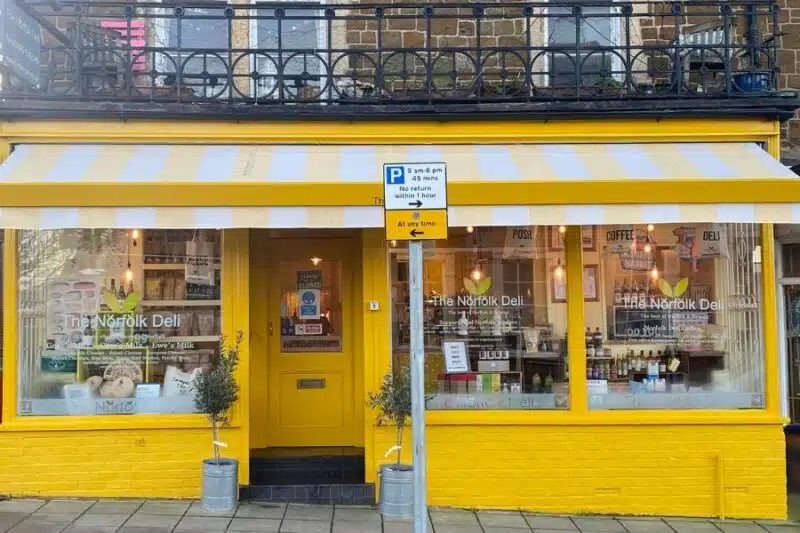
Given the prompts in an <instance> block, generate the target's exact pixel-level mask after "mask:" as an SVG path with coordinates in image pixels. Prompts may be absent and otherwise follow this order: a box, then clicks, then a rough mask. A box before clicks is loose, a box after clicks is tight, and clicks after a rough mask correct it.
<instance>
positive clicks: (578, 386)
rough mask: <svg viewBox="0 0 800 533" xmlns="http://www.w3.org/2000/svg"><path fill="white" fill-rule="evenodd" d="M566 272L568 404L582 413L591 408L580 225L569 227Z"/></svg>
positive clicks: (572, 409)
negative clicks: (588, 386)
mask: <svg viewBox="0 0 800 533" xmlns="http://www.w3.org/2000/svg"><path fill="white" fill-rule="evenodd" d="M564 249H565V250H566V262H567V267H566V272H567V279H566V281H567V354H568V355H567V357H568V359H567V361H568V363H569V407H570V410H571V411H572V412H575V413H582V412H586V410H587V409H588V408H589V407H588V405H587V398H588V396H587V394H586V345H585V337H584V334H583V328H584V317H583V311H584V310H583V236H582V233H581V227H580V226H568V227H567V231H566V243H565V245H564Z"/></svg>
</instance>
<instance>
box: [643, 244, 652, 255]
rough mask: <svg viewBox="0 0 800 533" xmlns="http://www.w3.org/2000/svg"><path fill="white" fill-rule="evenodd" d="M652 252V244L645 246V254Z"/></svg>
mask: <svg viewBox="0 0 800 533" xmlns="http://www.w3.org/2000/svg"><path fill="white" fill-rule="evenodd" d="M650 250H652V247H651V246H650V243H649V242H648V243H647V244H645V245H644V252H645V253H647V254H649V253H650Z"/></svg>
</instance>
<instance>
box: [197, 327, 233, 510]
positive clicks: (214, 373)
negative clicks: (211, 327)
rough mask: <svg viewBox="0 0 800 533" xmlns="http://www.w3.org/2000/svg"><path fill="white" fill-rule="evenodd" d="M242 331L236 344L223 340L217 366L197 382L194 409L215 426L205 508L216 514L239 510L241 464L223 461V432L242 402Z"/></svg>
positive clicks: (205, 471)
mask: <svg viewBox="0 0 800 533" xmlns="http://www.w3.org/2000/svg"><path fill="white" fill-rule="evenodd" d="M241 343H242V331H241V330H239V331H237V332H236V339H235V341H234V343H233V344H232V345H231V344H228V343H226V341H225V338H224V337H223V338H222V339H220V342H219V359H218V360H217V364H216V365H215V366H214V367H213V368H211V369H210V370H208V371H206V372H201V373H199V374H198V375H197V377H195V380H194V405H195V407H196V408H197V410H198V412H200V413H203V414H204V415H206V416H207V417H208V420H209V421H210V422H211V436H212V441H213V446H214V458H213V459H206V460H204V461H203V499H202V502H203V507H205V508H206V509H209V510H212V511H227V510H230V509H233V508H234V507H235V506H236V501H237V500H238V495H239V462H238V461H237V460H236V459H230V458H225V457H220V451H219V449H220V447H221V446H225V444H224V443H222V442H220V440H219V430H220V428H221V427H224V426H226V425H227V424H228V423H229V422H230V419H229V413H230V410H231V407H233V404H235V403H236V401H237V400H238V399H239V385H238V384H237V383H236V376H235V374H236V367H237V366H238V365H239V347H240V345H241Z"/></svg>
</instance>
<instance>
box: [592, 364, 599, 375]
mask: <svg viewBox="0 0 800 533" xmlns="http://www.w3.org/2000/svg"><path fill="white" fill-rule="evenodd" d="M592 379H600V362H599V361H595V362H594V364H593V365H592Z"/></svg>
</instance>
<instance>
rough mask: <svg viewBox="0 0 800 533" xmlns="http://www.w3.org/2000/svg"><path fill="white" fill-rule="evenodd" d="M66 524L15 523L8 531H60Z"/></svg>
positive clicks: (19, 532) (47, 532) (50, 532)
mask: <svg viewBox="0 0 800 533" xmlns="http://www.w3.org/2000/svg"><path fill="white" fill-rule="evenodd" d="M64 527H66V526H56V525H53V524H17V525H16V526H14V527H12V528H11V529H9V530H8V531H9V533H60V532H61V530H63V529H64Z"/></svg>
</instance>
